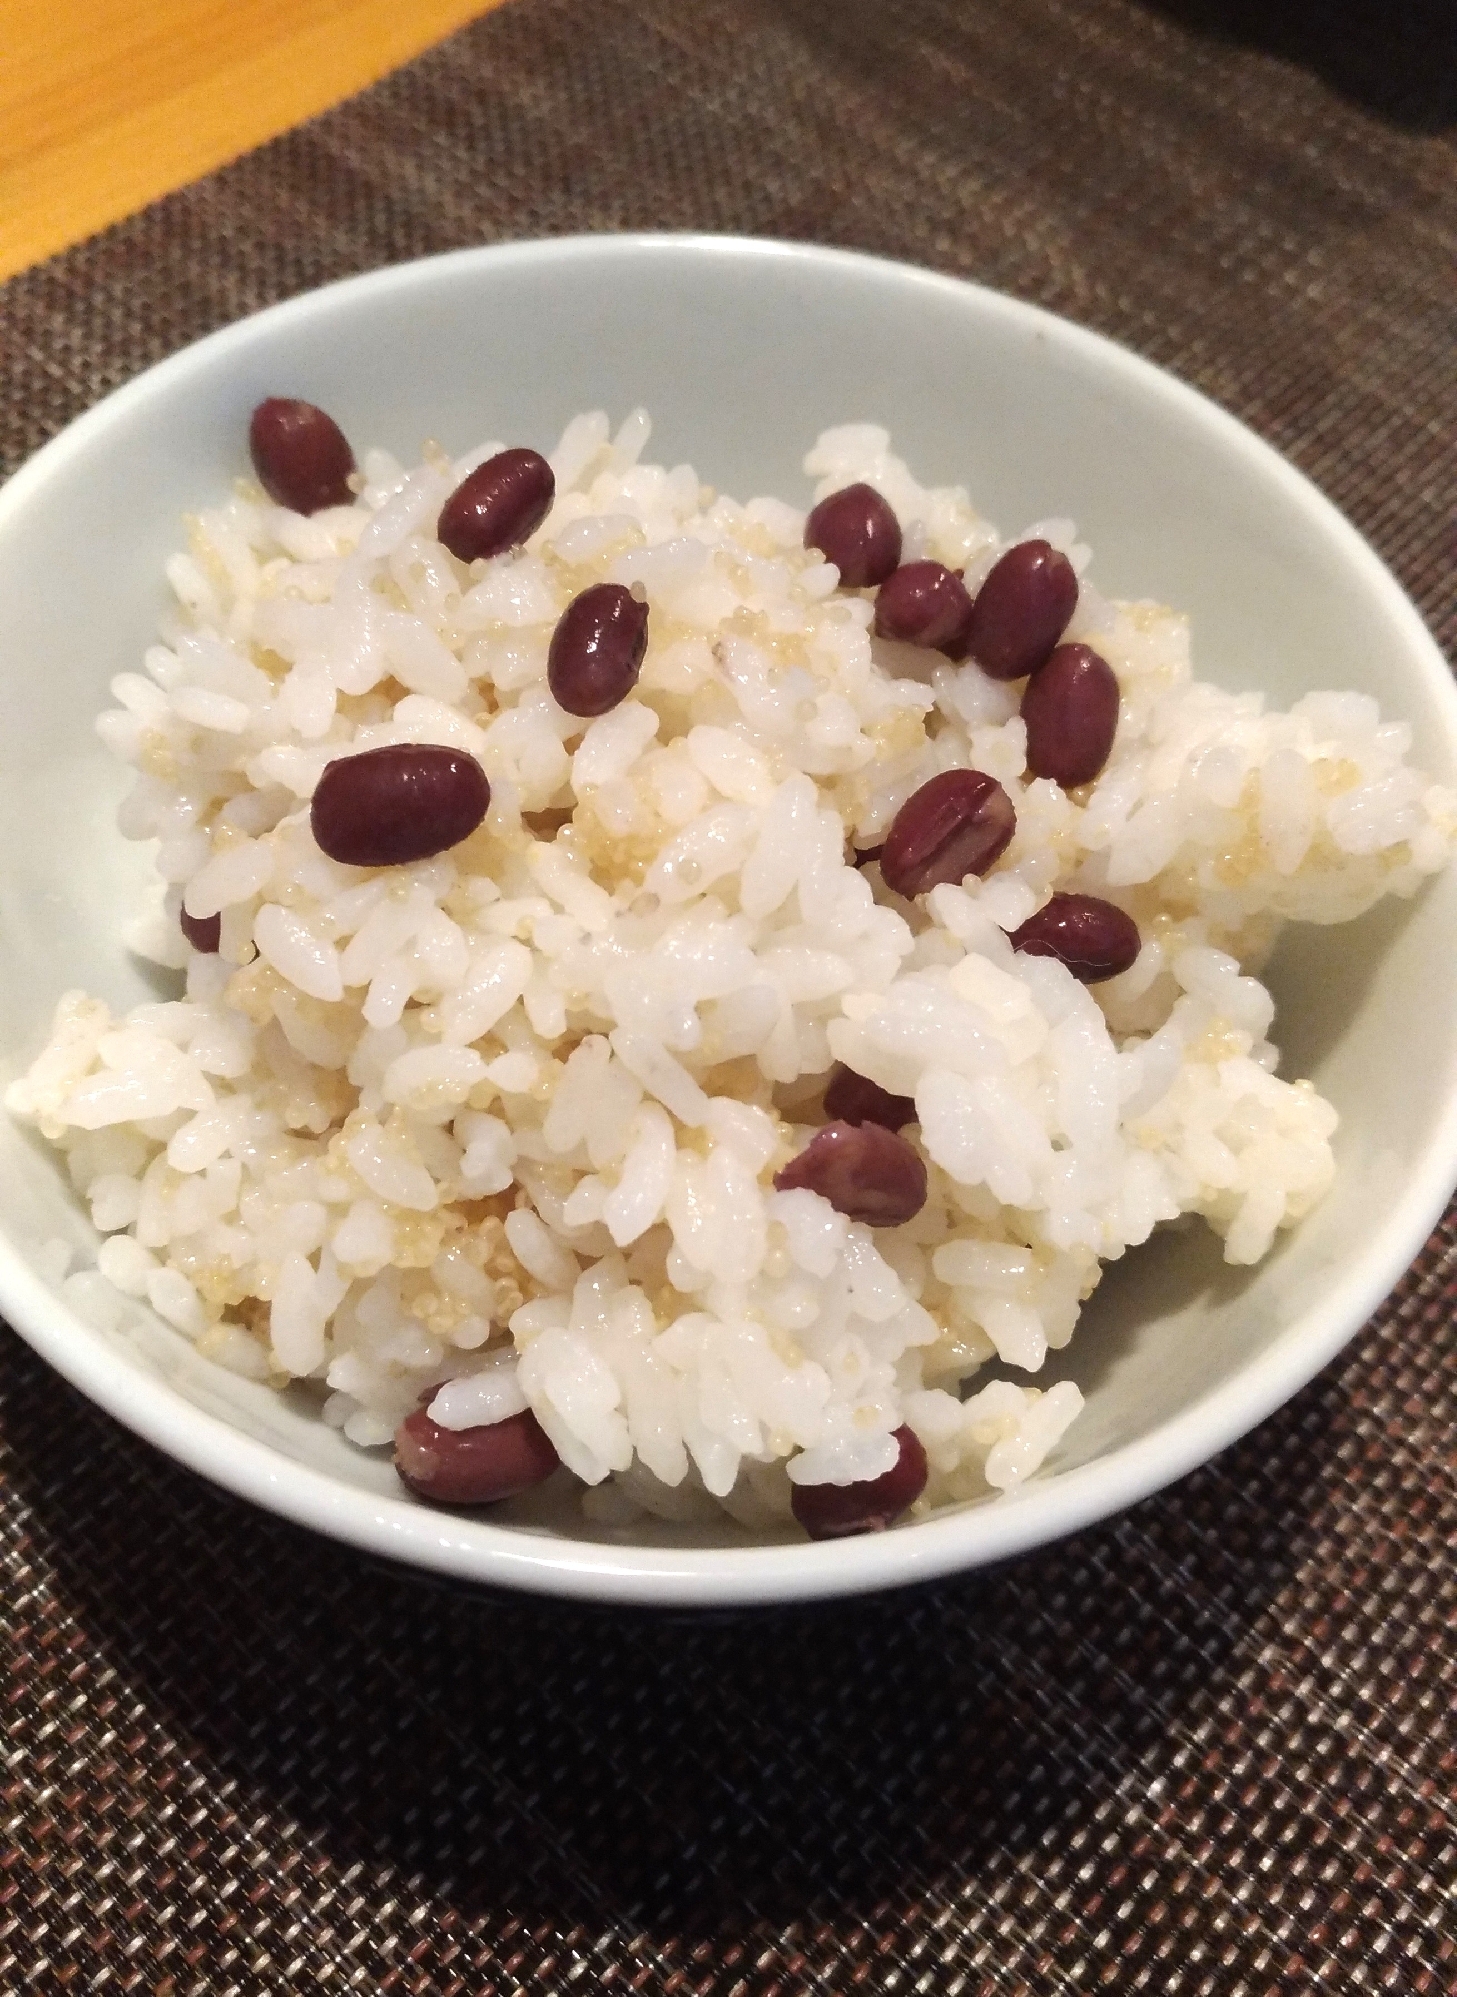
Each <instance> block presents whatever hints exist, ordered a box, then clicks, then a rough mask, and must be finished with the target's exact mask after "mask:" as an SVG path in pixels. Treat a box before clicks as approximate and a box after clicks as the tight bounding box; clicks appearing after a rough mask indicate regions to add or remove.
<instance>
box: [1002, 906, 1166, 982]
mask: <svg viewBox="0 0 1457 1997" xmlns="http://www.w3.org/2000/svg"><path fill="white" fill-rule="evenodd" d="M1012 948H1013V949H1014V950H1021V951H1023V952H1024V953H1025V954H1026V955H1027V956H1029V957H1056V959H1057V960H1058V962H1059V963H1060V964H1066V965H1067V967H1068V969H1069V970H1070V971H1071V972H1072V974H1073V976H1074V977H1075V978H1077V979H1078V980H1079V981H1080V982H1081V983H1083V984H1085V985H1096V984H1101V983H1102V981H1103V979H1104V978H1116V977H1117V976H1118V975H1119V973H1120V972H1122V971H1126V970H1127V969H1128V967H1129V965H1130V964H1132V962H1133V960H1134V959H1135V957H1137V955H1138V952H1139V948H1140V942H1139V935H1138V924H1137V923H1136V922H1135V921H1134V920H1133V917H1132V916H1131V915H1127V914H1125V913H1124V911H1123V910H1122V909H1121V908H1118V907H1115V905H1114V904H1113V903H1112V902H1111V901H1102V900H1100V899H1099V897H1098V896H1097V895H1092V894H1055V895H1054V896H1053V897H1052V899H1051V901H1049V902H1047V903H1046V905H1045V906H1044V907H1042V908H1039V909H1038V911H1037V913H1036V914H1035V915H1029V916H1028V918H1027V920H1026V921H1025V922H1024V923H1023V924H1022V926H1021V928H1020V929H1014V930H1013V931H1012Z"/></svg>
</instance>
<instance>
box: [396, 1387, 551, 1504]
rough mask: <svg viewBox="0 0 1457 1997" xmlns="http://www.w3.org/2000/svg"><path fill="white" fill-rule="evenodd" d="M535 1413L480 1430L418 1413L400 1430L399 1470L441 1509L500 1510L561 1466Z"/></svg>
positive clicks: (526, 1411) (413, 1487)
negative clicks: (476, 1507)
mask: <svg viewBox="0 0 1457 1997" xmlns="http://www.w3.org/2000/svg"><path fill="white" fill-rule="evenodd" d="M560 1460H561V1459H560V1458H559V1457H558V1455H557V1453H556V1450H555V1449H554V1448H553V1447H552V1444H551V1439H550V1437H549V1436H548V1435H547V1433H546V1430H545V1429H544V1428H543V1427H542V1426H541V1423H540V1422H539V1421H538V1420H537V1419H536V1416H535V1415H534V1414H533V1413H532V1412H531V1410H530V1408H525V1409H523V1410H522V1412H521V1413H520V1414H519V1415H508V1416H507V1417H506V1419H505V1421H493V1422H486V1423H483V1424H481V1426H480V1427H478V1428H442V1427H441V1426H440V1424H439V1422H434V1421H431V1419H430V1416H429V1415H428V1414H427V1413H426V1411H425V1409H424V1408H417V1409H416V1410H415V1412H414V1413H413V1414H412V1415H406V1417H405V1419H404V1420H403V1421H402V1422H401V1423H400V1425H399V1427H398V1428H397V1429H396V1430H395V1469H396V1470H397V1471H398V1473H399V1476H400V1480H401V1482H402V1483H404V1484H407V1485H408V1486H409V1488H410V1489H411V1490H412V1491H413V1492H414V1493H415V1495H416V1496H417V1497H420V1498H428V1499H430V1501H431V1502H432V1503H433V1504H437V1505H494V1504H498V1503H499V1502H500V1500H501V1499H502V1498H514V1497H516V1496H517V1495H518V1494H519V1493H520V1492H522V1491H529V1490H530V1489H531V1487H532V1485H533V1484H540V1483H541V1482H542V1480H543V1479H544V1478H547V1477H549V1476H550V1475H551V1473H552V1471H553V1470H555V1469H556V1467H557V1464H558V1463H559V1462H560Z"/></svg>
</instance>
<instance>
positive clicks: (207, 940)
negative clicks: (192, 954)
mask: <svg viewBox="0 0 1457 1997" xmlns="http://www.w3.org/2000/svg"><path fill="white" fill-rule="evenodd" d="M177 926H178V928H179V929H180V930H181V931H182V934H183V935H184V936H185V937H186V938H187V940H188V942H189V943H190V944H191V945H192V947H193V949H194V950H199V951H201V953H202V955H203V956H204V957H215V956H216V955H217V953H218V948H219V945H220V944H221V943H222V940H223V918H222V917H221V916H220V915H189V914H188V913H187V910H186V909H185V908H179V909H178V911H177Z"/></svg>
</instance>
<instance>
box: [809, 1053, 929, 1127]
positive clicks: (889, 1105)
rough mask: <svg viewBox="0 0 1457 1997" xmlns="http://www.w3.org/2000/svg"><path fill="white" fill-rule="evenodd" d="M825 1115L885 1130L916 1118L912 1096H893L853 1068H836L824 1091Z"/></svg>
mask: <svg viewBox="0 0 1457 1997" xmlns="http://www.w3.org/2000/svg"><path fill="white" fill-rule="evenodd" d="M825 1115H826V1116H827V1117H828V1118H830V1119H831V1120H832V1121H833V1122H835V1123H878V1124H879V1125H880V1127H881V1129H882V1130H900V1129H901V1128H902V1127H903V1126H904V1125H905V1124H908V1123H914V1122H915V1121H916V1105H915V1102H914V1101H913V1099H912V1098H911V1097H910V1096H893V1095H892V1094H891V1092H890V1090H889V1089H883V1088H881V1086H880V1084H879V1082H872V1081H870V1080H869V1079H868V1078H867V1077H866V1076H864V1075H857V1074H856V1073H855V1070H854V1069H853V1068H845V1067H840V1068H836V1070H835V1072H834V1074H833V1075H832V1076H831V1077H830V1083H829V1087H828V1088H827V1089H826V1090H825Z"/></svg>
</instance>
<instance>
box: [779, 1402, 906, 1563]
mask: <svg viewBox="0 0 1457 1997" xmlns="http://www.w3.org/2000/svg"><path fill="white" fill-rule="evenodd" d="M893 1433H894V1436H895V1440H896V1442H897V1443H898V1444H899V1446H900V1453H899V1455H898V1456H897V1457H896V1460H895V1464H894V1467H893V1468H892V1469H889V1470H887V1471H886V1472H885V1474H884V1475H883V1476H880V1477H867V1478H866V1479H865V1480H864V1482H863V1483H859V1484H791V1485H790V1487H789V1494H790V1495H789V1507H790V1510H791V1511H792V1512H793V1513H794V1516H795V1518H796V1519H798V1521H799V1523H800V1524H801V1525H802V1526H803V1527H804V1529H805V1531H806V1532H807V1533H808V1534H809V1536H810V1538H811V1539H846V1538H848V1537H849V1536H850V1535H851V1534H852V1533H860V1532H884V1530H885V1528H886V1527H887V1526H889V1525H893V1524H894V1523H895V1521H896V1520H897V1519H898V1518H899V1517H900V1515H901V1513H902V1512H904V1511H906V1510H908V1509H909V1507H910V1506H911V1505H913V1504H914V1503H915V1502H916V1500H917V1498H919V1497H920V1495H921V1493H922V1491H924V1490H925V1488H926V1476H927V1469H926V1452H925V1450H924V1448H923V1447H922V1446H921V1438H920V1437H919V1436H918V1435H917V1434H916V1431H915V1430H914V1429H913V1428H898V1429H895V1430H894V1431H893Z"/></svg>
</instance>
